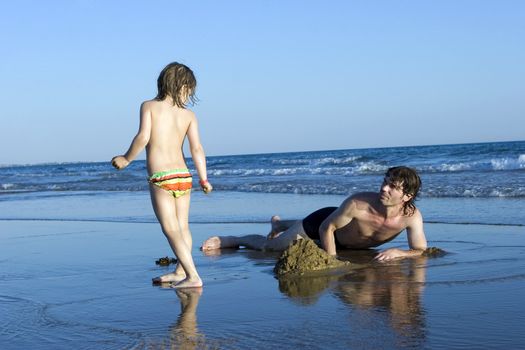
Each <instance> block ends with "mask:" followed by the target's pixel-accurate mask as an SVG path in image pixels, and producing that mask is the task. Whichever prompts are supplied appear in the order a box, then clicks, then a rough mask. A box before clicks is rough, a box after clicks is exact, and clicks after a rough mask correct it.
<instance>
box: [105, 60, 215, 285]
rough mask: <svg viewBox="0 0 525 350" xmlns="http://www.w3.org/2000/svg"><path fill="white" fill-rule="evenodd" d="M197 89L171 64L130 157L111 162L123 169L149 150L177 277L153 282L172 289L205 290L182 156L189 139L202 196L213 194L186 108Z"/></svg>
mask: <svg viewBox="0 0 525 350" xmlns="http://www.w3.org/2000/svg"><path fill="white" fill-rule="evenodd" d="M196 85H197V81H196V80H195V76H194V75H193V72H192V71H191V69H190V68H188V67H187V66H185V65H183V64H180V63H177V62H174V63H170V64H168V65H167V66H166V67H165V68H164V69H163V70H162V72H161V73H160V75H159V78H158V80H157V87H158V94H157V97H155V99H153V100H151V101H145V102H144V103H142V106H141V108H140V127H139V131H138V133H137V135H136V136H135V138H134V139H133V141H132V143H131V145H130V147H129V149H128V151H127V152H126V154H124V155H120V156H116V157H113V159H112V160H111V164H112V165H113V166H114V167H115V168H117V169H119V170H120V169H124V168H125V167H127V166H128V165H129V163H130V162H131V161H133V159H135V157H136V156H137V155H138V154H139V153H140V152H141V151H142V150H143V149H144V147H146V162H147V168H148V174H149V190H150V195H151V203H152V205H153V210H154V211H155V215H156V216H157V219H158V220H159V223H160V225H161V227H162V232H163V233H164V235H165V236H166V238H167V239H168V242H169V244H170V246H171V249H172V250H173V252H174V253H175V255H176V256H177V258H178V264H177V267H176V269H175V271H174V272H172V273H168V274H165V275H162V276H159V277H156V278H154V279H153V282H154V283H162V282H171V284H172V286H173V287H174V288H191V287H201V286H202V280H201V278H200V276H199V274H198V273H197V269H196V268H195V264H194V262H193V258H192V256H191V248H192V237H191V232H190V229H189V225H188V216H189V208H190V192H191V187H192V178H191V174H190V172H189V170H188V168H187V165H186V162H185V160H184V155H183V153H182V145H183V143H184V140H185V138H186V137H187V138H188V141H189V148H190V151H191V156H192V158H193V162H194V163H195V168H196V169H197V174H198V176H199V179H200V181H199V183H200V185H201V187H202V189H203V191H204V192H205V193H210V192H211V191H212V189H213V187H212V186H211V184H210V183H209V182H208V180H207V175H206V157H205V154H204V150H203V148H202V145H201V142H200V137H199V131H198V124H197V118H196V117H195V114H194V113H193V112H192V111H190V110H189V109H187V108H186V105H187V104H188V102H190V101H191V102H194V101H195V87H196Z"/></svg>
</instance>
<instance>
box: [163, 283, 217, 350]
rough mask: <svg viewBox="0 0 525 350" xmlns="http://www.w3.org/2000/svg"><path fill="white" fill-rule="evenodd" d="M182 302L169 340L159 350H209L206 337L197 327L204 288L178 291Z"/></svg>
mask: <svg viewBox="0 0 525 350" xmlns="http://www.w3.org/2000/svg"><path fill="white" fill-rule="evenodd" d="M176 293H177V296H178V297H179V300H180V314H179V317H178V318H177V322H176V323H175V324H174V325H173V326H172V328H171V333H170V336H169V339H168V340H165V341H163V343H162V344H161V345H160V346H159V347H158V348H159V349H183V350H194V349H207V348H208V347H207V346H206V343H205V338H204V335H202V334H200V333H199V331H198V327H197V306H198V305H199V299H200V297H201V294H202V288H187V289H180V290H177V291H176Z"/></svg>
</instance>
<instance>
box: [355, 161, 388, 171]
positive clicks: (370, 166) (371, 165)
mask: <svg viewBox="0 0 525 350" xmlns="http://www.w3.org/2000/svg"><path fill="white" fill-rule="evenodd" d="M386 170H388V166H386V165H381V164H377V163H375V162H366V163H361V164H359V165H358V166H357V167H356V168H355V170H354V171H355V172H356V173H364V174H370V173H382V172H385V171H386Z"/></svg>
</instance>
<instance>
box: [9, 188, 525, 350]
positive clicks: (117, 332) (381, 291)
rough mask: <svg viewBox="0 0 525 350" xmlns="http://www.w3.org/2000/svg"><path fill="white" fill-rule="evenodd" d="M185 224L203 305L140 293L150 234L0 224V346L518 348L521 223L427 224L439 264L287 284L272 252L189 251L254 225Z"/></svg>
mask: <svg viewBox="0 0 525 350" xmlns="http://www.w3.org/2000/svg"><path fill="white" fill-rule="evenodd" d="M270 197H271V196H270ZM270 199H271V198H270ZM270 199H269V200H270ZM75 200H77V199H75ZM111 201H112V200H109V202H111ZM113 201H114V204H115V205H116V204H117V203H116V201H115V200H113ZM148 204H149V203H147V202H146V203H145V205H148ZM28 206H30V203H28ZM108 207H110V206H109V205H108ZM91 211H95V210H94V209H91ZM57 215H58V214H57ZM106 215H107V213H106ZM148 218H149V217H148ZM148 220H149V219H148ZM145 221H147V220H145ZM191 227H192V232H193V236H194V243H195V247H194V249H193V254H194V257H195V262H196V265H197V267H198V269H199V272H200V273H201V276H202V278H203V280H204V283H205V286H204V288H203V289H202V294H201V293H199V292H196V291H189V290H188V291H182V292H181V291H179V292H176V291H174V290H172V289H169V288H165V286H164V287H163V286H153V285H151V282H150V281H151V278H152V277H154V276H157V275H159V274H162V273H166V272H168V271H169V269H170V268H169V267H163V266H159V265H156V264H155V261H156V260H157V259H158V258H160V257H164V256H167V255H168V256H172V253H171V252H170V251H169V248H168V246H167V244H166V242H165V239H164V237H163V236H162V234H161V233H160V231H159V228H158V225H157V224H156V223H153V222H152V223H149V222H142V223H141V222H134V223H130V222H107V221H104V220H102V219H101V221H100V222H94V221H82V220H80V221H67V220H63V219H62V220H61V221H38V220H32V219H30V218H23V220H13V219H9V220H0V288H1V289H0V290H1V292H0V313H1V314H2V317H1V318H0V326H1V329H2V331H1V333H0V348H1V349H71V348H75V349H170V348H172V347H173V348H183V349H248V348H249V349H268V348H274V347H279V348H283V349H296V348H299V347H304V348H308V349H379V348H382V349H454V348H455V349H459V348H476V349H483V348H486V349H493V348H502V347H506V348H522V347H524V346H525V335H524V334H523V332H522V325H523V324H524V321H525V304H524V303H523V302H522V294H523V290H524V288H525V272H523V271H525V232H524V231H525V229H524V227H523V226H494V225H458V224H426V231H427V236H428V238H429V244H430V245H432V246H436V247H439V248H442V249H444V250H446V251H447V252H449V254H447V255H445V256H443V257H439V258H417V259H410V260H402V261H394V262H390V263H385V264H379V263H371V259H372V257H373V256H374V254H375V251H373V250H371V251H346V252H342V253H341V255H342V256H343V258H344V259H346V260H348V261H350V262H351V263H355V264H362V265H364V268H361V269H359V270H357V271H352V272H350V273H342V274H341V273H338V274H332V273H327V274H324V275H319V276H317V275H316V276H309V277H303V278H294V279H278V278H276V276H275V275H274V273H273V267H274V265H275V262H276V261H277V258H278V254H272V253H262V252H255V251H250V250H245V249H241V250H221V251H215V252H213V253H211V254H204V253H202V252H200V251H199V250H198V245H199V244H200V243H201V242H202V241H203V240H204V239H205V238H206V237H208V236H210V235H215V234H224V235H240V234H247V233H266V232H267V231H268V225H267V224H250V223H231V224H224V223H222V224H220V223H206V224H199V223H194V224H192V226H191ZM405 244H406V243H405V237H404V235H402V236H400V237H399V238H398V239H396V240H395V241H393V242H391V243H389V244H388V245H386V246H385V247H393V246H405Z"/></svg>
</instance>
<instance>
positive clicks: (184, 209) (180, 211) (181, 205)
mask: <svg viewBox="0 0 525 350" xmlns="http://www.w3.org/2000/svg"><path fill="white" fill-rule="evenodd" d="M190 199H191V194H190V193H188V194H185V195H184V196H181V197H179V198H176V199H175V211H176V215H177V221H178V222H179V227H180V230H181V233H182V239H183V240H184V243H185V246H186V247H187V248H188V251H189V253H190V259H191V266H193V271H188V270H187V269H186V267H185V266H184V265H182V264H180V265H182V268H183V269H184V272H186V278H185V279H184V280H182V281H181V282H179V283H177V284H176V285H174V287H175V288H185V287H194V284H195V283H197V284H199V283H200V285H202V280H201V278H200V277H199V274H198V273H197V269H196V268H195V264H194V262H193V257H192V256H191V249H192V246H193V239H192V236H191V231H190V226H189V214H190Z"/></svg>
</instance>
